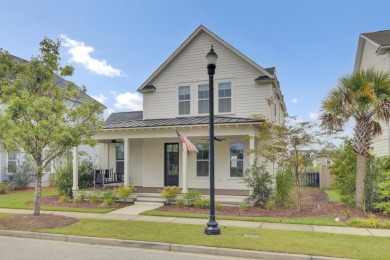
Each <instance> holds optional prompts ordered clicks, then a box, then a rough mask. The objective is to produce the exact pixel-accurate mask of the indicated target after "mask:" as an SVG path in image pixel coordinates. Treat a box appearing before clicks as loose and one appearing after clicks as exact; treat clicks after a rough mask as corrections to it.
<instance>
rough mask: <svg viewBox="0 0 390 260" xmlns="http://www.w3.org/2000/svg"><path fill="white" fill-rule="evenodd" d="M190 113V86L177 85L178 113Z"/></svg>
mask: <svg viewBox="0 0 390 260" xmlns="http://www.w3.org/2000/svg"><path fill="white" fill-rule="evenodd" d="M190 113H191V87H190V86H180V87H179V115H180V116H182V115H189V114H190Z"/></svg>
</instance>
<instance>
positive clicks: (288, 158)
mask: <svg viewBox="0 0 390 260" xmlns="http://www.w3.org/2000/svg"><path fill="white" fill-rule="evenodd" d="M290 119H291V118H290ZM290 121H291V120H290ZM313 129H315V123H314V122H296V123H292V122H287V121H286V122H285V123H283V124H277V123H275V122H273V121H270V120H266V119H264V123H263V124H262V126H261V127H260V134H259V142H260V149H259V150H257V151H256V153H257V154H259V155H260V156H261V157H262V158H264V159H265V160H266V161H268V162H271V163H276V164H278V166H280V167H282V168H285V169H289V170H291V172H293V174H294V179H295V183H296V186H297V207H298V210H301V208H302V203H301V201H302V196H301V178H300V176H301V173H303V172H304V170H305V169H306V167H308V166H311V165H312V162H313V159H314V158H316V157H317V156H319V155H322V156H323V155H324V151H326V149H325V147H329V145H330V144H329V143H326V142H324V141H322V140H321V134H320V133H319V132H318V131H314V130H313ZM325 143H326V144H327V145H325ZM321 147H322V148H321ZM308 150H310V153H311V154H313V155H314V156H309V154H308Z"/></svg>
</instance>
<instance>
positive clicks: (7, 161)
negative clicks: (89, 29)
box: [0, 55, 106, 186]
mask: <svg viewBox="0 0 390 260" xmlns="http://www.w3.org/2000/svg"><path fill="white" fill-rule="evenodd" d="M11 58H12V59H14V60H17V61H18V62H20V63H24V62H28V61H26V60H24V59H21V58H19V57H16V56H13V55H11ZM54 82H55V84H56V85H58V86H59V87H61V88H65V87H66V86H67V85H68V84H69V83H70V82H69V81H68V80H66V79H64V78H62V77H60V76H58V75H55V77H54ZM82 98H85V99H92V100H94V101H95V102H98V101H96V100H95V99H93V98H92V97H91V96H89V95H87V94H83V96H82ZM101 105H102V106H103V107H104V108H106V107H105V106H104V105H103V104H101ZM0 106H3V105H0ZM79 151H80V152H84V156H83V157H84V158H88V159H89V158H91V160H92V161H93V163H94V165H98V163H99V151H100V150H99V147H90V146H87V145H82V146H80V147H79ZM48 152H49V151H48ZM24 161H25V155H24V152H23V151H18V152H16V151H8V152H7V151H6V150H5V149H1V150H0V183H1V182H8V181H12V180H13V175H14V174H15V172H16V171H17V169H18V168H19V167H20V166H21V165H22V163H23V162H24ZM52 166H53V165H52V164H50V165H48V166H47V167H45V169H44V173H45V174H44V176H43V179H42V185H43V186H48V185H49V184H50V173H54V167H52Z"/></svg>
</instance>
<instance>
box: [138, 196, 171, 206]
mask: <svg viewBox="0 0 390 260" xmlns="http://www.w3.org/2000/svg"><path fill="white" fill-rule="evenodd" d="M134 195H135V197H136V201H135V202H134V204H135V205H155V206H164V202H165V199H164V198H160V194H158V193H138V194H134Z"/></svg>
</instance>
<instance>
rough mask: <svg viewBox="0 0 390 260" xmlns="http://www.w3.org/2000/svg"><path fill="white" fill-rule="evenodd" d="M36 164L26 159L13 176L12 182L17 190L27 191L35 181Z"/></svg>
mask: <svg viewBox="0 0 390 260" xmlns="http://www.w3.org/2000/svg"><path fill="white" fill-rule="evenodd" d="M34 171H35V164H34V162H33V161H32V160H30V159H28V158H26V160H25V161H23V162H22V163H20V164H19V165H18V167H17V170H16V172H15V173H14V174H13V175H12V181H13V182H14V184H15V188H16V189H27V188H28V186H29V185H30V184H31V183H32V182H33V181H34Z"/></svg>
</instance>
